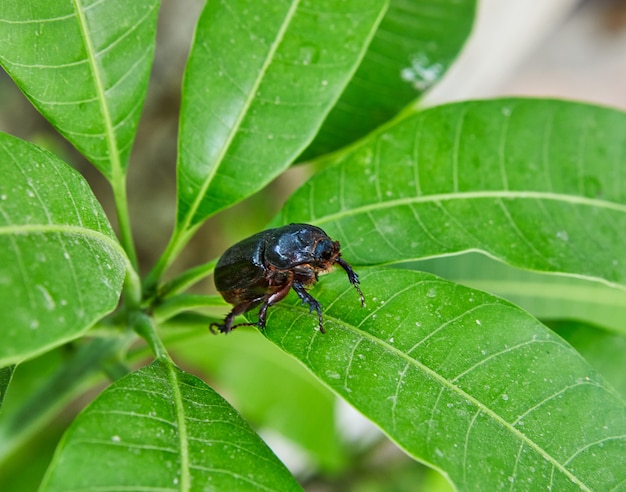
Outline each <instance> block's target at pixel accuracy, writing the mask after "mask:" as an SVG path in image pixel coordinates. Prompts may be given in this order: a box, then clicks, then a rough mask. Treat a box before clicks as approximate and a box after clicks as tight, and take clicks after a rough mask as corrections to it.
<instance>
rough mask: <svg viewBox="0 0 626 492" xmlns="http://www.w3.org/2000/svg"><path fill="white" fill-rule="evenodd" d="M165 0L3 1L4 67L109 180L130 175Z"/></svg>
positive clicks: (0, 57)
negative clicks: (126, 172)
mask: <svg viewBox="0 0 626 492" xmlns="http://www.w3.org/2000/svg"><path fill="white" fill-rule="evenodd" d="M158 6H159V2H158V0H134V1H132V2H125V1H123V0H103V1H100V0H86V1H85V0H74V1H67V0H46V1H39V2H24V1H22V0H3V1H2V3H1V4H0V64H1V65H2V66H3V67H4V69H5V70H6V71H7V72H8V73H9V75H11V77H12V78H13V80H15V83H16V84H17V85H18V86H19V87H20V88H21V89H22V91H24V94H25V95H26V97H28V98H29V99H30V101H31V102H32V103H33V105H34V106H35V107H36V108H37V109H38V110H39V111H40V112H41V113H42V114H43V115H44V116H45V117H46V118H47V119H48V120H49V121H50V122H51V123H52V124H53V125H54V126H55V127H56V129H57V130H58V131H59V132H60V133H62V134H63V135H64V136H65V137H66V138H67V139H68V140H69V141H70V142H72V144H74V145H75V146H76V148H77V149H78V150H80V151H81V152H82V153H83V154H84V155H85V157H87V159H89V160H90V161H91V162H92V163H93V164H94V165H95V166H96V167H97V168H98V169H99V170H100V171H101V172H102V173H103V174H104V175H105V176H106V177H107V178H109V179H112V177H113V176H114V175H115V174H117V173H123V172H124V169H125V168H126V166H127V163H128V157H129V155H130V150H131V146H132V143H133V139H134V137H135V131H136V129H137V124H138V122H139V116H140V113H141V108H142V106H143V101H144V98H145V94H146V88H147V85H148V78H149V75H150V67H151V65H152V58H153V53H154V39H155V31H156V19H157V13H158Z"/></svg>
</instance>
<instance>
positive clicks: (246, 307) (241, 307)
mask: <svg viewBox="0 0 626 492" xmlns="http://www.w3.org/2000/svg"><path fill="white" fill-rule="evenodd" d="M258 303H259V301H258V300H255V301H249V302H244V303H242V304H238V305H236V306H235V307H234V308H233V309H232V311H231V312H230V313H228V314H227V315H226V317H225V318H224V322H223V323H211V324H210V325H209V330H211V333H213V335H217V334H218V333H230V332H231V331H233V330H234V329H235V328H238V327H240V326H256V325H257V323H239V324H237V325H233V321H235V318H236V317H237V316H239V315H240V314H243V313H245V312H247V311H250V309H252V308H253V307H254V306H255V305H257V304H258Z"/></svg>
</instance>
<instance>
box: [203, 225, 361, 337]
mask: <svg viewBox="0 0 626 492" xmlns="http://www.w3.org/2000/svg"><path fill="white" fill-rule="evenodd" d="M335 263H336V264H338V265H339V266H340V267H342V268H343V269H344V270H345V271H346V273H347V274H348V280H349V281H350V283H351V284H352V285H354V287H355V288H356V290H357V292H358V293H359V296H360V298H361V305H362V306H365V298H364V297H363V292H361V289H360V288H359V277H358V276H357V274H356V273H355V272H354V270H353V269H352V267H351V266H350V265H349V264H348V263H347V262H346V261H345V260H344V259H343V258H342V257H341V252H340V248H339V242H337V241H333V240H332V239H331V238H329V237H328V235H327V234H326V233H325V232H324V231H323V230H322V229H320V228H319V227H315V226H312V225H309V224H290V225H287V226H284V227H279V228H277V229H268V230H267V231H263V232H259V233H257V234H254V235H253V236H250V237H249V238H246V239H244V240H243V241H240V242H238V243H237V244H235V245H234V246H232V247H230V248H229V249H227V250H226V252H225V253H224V254H223V255H222V257H221V258H220V259H219V261H218V262H217V266H216V267H215V286H216V287H217V290H218V291H219V293H220V294H221V295H222V297H223V298H224V299H225V300H226V302H228V303H230V304H233V305H234V307H233V309H232V311H231V312H230V313H229V314H228V315H227V316H226V318H225V319H224V322H223V323H221V324H220V323H211V325H210V326H209V329H210V330H211V332H212V333H214V334H217V333H218V332H219V333H229V332H231V331H232V330H234V329H235V328H237V327H238V326H258V327H259V328H261V329H264V328H265V321H266V318H267V309H268V308H269V307H270V306H272V305H273V304H276V303H277V302H279V301H281V300H282V299H284V298H285V296H286V295H287V294H288V293H289V290H290V289H293V290H294V291H295V292H296V294H298V297H300V299H302V303H303V304H308V305H309V312H313V309H315V310H316V311H317V317H318V319H319V327H320V331H321V332H322V333H325V331H324V324H323V319H322V307H321V306H320V303H319V302H317V300H316V299H315V298H314V297H313V296H312V295H311V294H309V293H308V292H307V290H306V288H307V287H308V286H311V285H314V284H315V283H316V282H317V276H318V275H319V274H320V273H324V272H328V271H329V270H330V269H331V268H332V267H333V265H334V264H335ZM259 304H260V305H261V309H260V311H259V321H258V322H256V323H240V324H238V325H233V322H234V320H235V317H236V316H238V315H240V314H243V313H245V312H247V311H250V310H251V309H253V308H255V307H256V306H258V305H259Z"/></svg>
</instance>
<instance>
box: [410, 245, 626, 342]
mask: <svg viewBox="0 0 626 492" xmlns="http://www.w3.org/2000/svg"><path fill="white" fill-rule="evenodd" d="M399 266H400V267H401V268H409V269H411V270H420V271H424V272H429V273H434V274H435V275H438V276H440V277H444V278H446V279H448V280H453V281H455V282H457V283H460V284H463V285H467V286H468V287H472V288H474V289H480V290H486V291H487V292H490V293H492V294H495V295H498V296H500V297H504V298H505V299H507V300H509V301H511V302H513V303H514V304H517V305H518V306H520V307H522V308H524V309H526V310H527V311H529V312H530V313H532V315H533V316H535V317H537V318H539V319H577V320H582V321H587V322H589V323H594V324H596V325H599V326H604V327H606V328H607V329H610V330H612V331H615V332H618V333H621V334H622V335H626V292H624V290H622V289H615V288H613V287H609V286H608V285H605V284H603V283H599V282H592V281H589V280H585V279H581V278H576V277H569V276H562V275H545V274H540V273H536V272H529V271H525V270H519V269H517V268H513V267H510V266H508V265H506V264H504V263H502V262H500V261H495V260H493V259H492V258H489V257H487V256H485V255H482V254H480V253H467V254H462V255H458V256H448V257H444V258H435V259H430V260H423V261H416V262H411V263H403V264H400V265H399Z"/></svg>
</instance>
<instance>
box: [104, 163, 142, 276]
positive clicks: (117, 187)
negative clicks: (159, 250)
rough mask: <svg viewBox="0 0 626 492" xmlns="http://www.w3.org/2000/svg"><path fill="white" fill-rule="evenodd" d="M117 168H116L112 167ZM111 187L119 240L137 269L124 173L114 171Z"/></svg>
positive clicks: (136, 269)
mask: <svg viewBox="0 0 626 492" xmlns="http://www.w3.org/2000/svg"><path fill="white" fill-rule="evenodd" d="M114 169H117V168H114ZM110 183H111V188H113V197H114V199H115V209H116V211H117V223H118V227H119V230H120V240H121V243H122V246H123V247H124V250H125V251H126V254H127V255H128V259H129V260H130V263H131V265H132V266H133V268H134V269H135V271H138V262H137V252H136V250H135V243H134V241H133V233H132V229H131V226H130V215H129V213H128V197H127V194H126V174H125V173H124V172H122V171H121V170H118V171H114V173H113V177H112V178H111V181H110Z"/></svg>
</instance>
